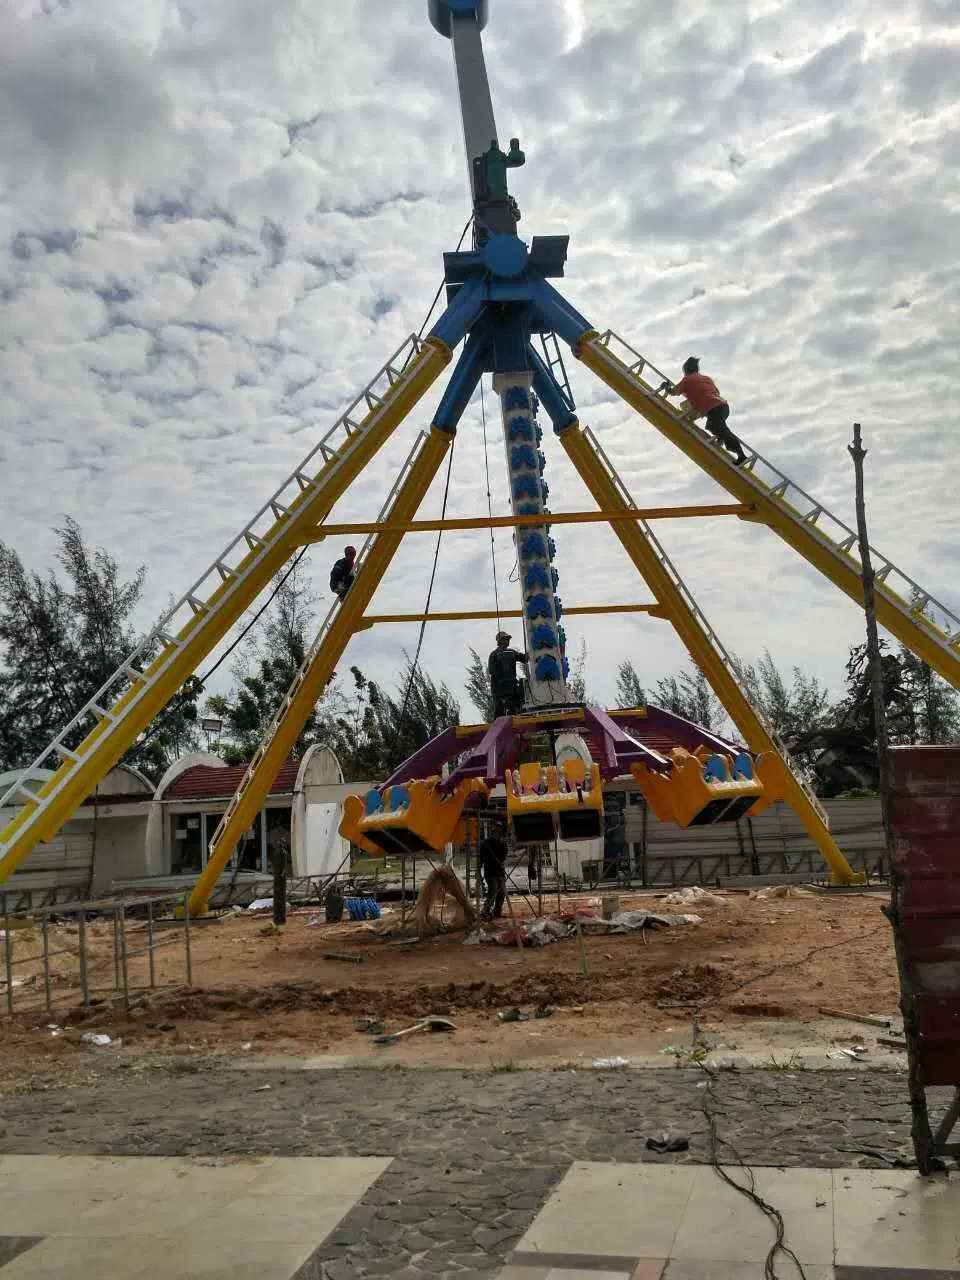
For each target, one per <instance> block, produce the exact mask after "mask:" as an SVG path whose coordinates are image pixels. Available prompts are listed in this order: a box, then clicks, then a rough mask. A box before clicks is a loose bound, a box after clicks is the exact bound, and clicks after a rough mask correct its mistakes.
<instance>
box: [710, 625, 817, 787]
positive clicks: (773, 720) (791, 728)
mask: <svg viewBox="0 0 960 1280" xmlns="http://www.w3.org/2000/svg"><path fill="white" fill-rule="evenodd" d="M734 666H735V669H736V672H737V676H738V679H739V681H740V686H741V688H742V689H743V692H744V693H745V694H746V695H747V697H748V698H749V700H750V702H751V703H752V704H753V706H754V707H755V708H756V709H757V710H758V711H759V712H760V713H761V715H762V716H763V717H764V719H765V720H766V721H767V723H768V724H769V725H770V726H771V727H772V729H773V731H774V733H776V735H777V736H778V737H779V738H780V739H781V741H782V742H784V743H786V744H787V746H788V747H790V748H791V750H792V754H793V757H794V759H795V760H796V762H797V764H798V765H799V766H800V767H801V769H803V770H809V768H810V766H811V751H810V749H809V748H808V747H807V746H806V745H805V740H806V739H807V738H808V737H809V736H810V735H811V734H813V733H814V732H815V731H816V730H817V729H819V728H822V726H823V725H824V724H825V723H827V721H828V720H829V719H830V716H831V708H830V692H829V690H828V689H827V688H826V686H825V685H822V684H821V683H820V681H819V680H818V679H817V678H816V676H809V675H806V674H805V673H804V672H803V671H801V670H800V668H799V667H794V668H793V672H792V677H791V679H790V681H789V683H788V682H787V681H786V680H785V679H784V677H783V675H782V674H781V672H780V670H779V668H778V667H777V665H776V663H775V662H774V660H773V658H772V657H771V655H770V650H769V649H764V651H763V653H762V654H761V656H760V659H759V661H758V662H757V663H756V665H754V664H753V663H742V662H737V661H735V662H734Z"/></svg>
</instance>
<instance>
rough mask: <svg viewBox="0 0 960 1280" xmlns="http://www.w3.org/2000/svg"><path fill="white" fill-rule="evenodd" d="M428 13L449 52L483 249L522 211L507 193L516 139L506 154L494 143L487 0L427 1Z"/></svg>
mask: <svg viewBox="0 0 960 1280" xmlns="http://www.w3.org/2000/svg"><path fill="white" fill-rule="evenodd" d="M428 8H429V13H430V21H431V22H432V23H433V26H434V28H435V29H436V30H437V31H439V32H440V34H441V35H442V36H447V37H448V39H449V40H450V43H451V44H452V46H453V62H454V66H455V67H456V72H457V91H458V94H459V97H460V116H461V119H462V121H463V144H464V148H465V150H466V155H467V175H468V177H469V179H470V195H471V198H472V200H473V208H474V213H475V214H476V218H477V226H476V237H477V240H478V241H479V242H481V243H482V242H483V240H484V239H486V237H487V235H489V234H496V235H516V232H517V222H518V221H519V219H520V211H519V209H518V208H517V205H516V202H515V201H514V200H513V199H512V198H511V196H510V194H509V192H508V191H507V183H506V171H507V170H508V169H515V168H517V167H519V166H520V165H522V164H523V163H524V155H523V152H522V151H521V150H520V143H519V140H518V139H516V138H512V139H511V141H510V150H509V151H507V152H504V151H502V150H501V149H500V147H499V145H498V143H497V122H496V119H495V118H494V114H493V99H492V98H491V96H490V82H489V80H488V79H487V66H486V62H485V61H484V57H483V40H482V37H481V32H482V31H483V28H484V27H485V26H486V25H487V0H429V5H428Z"/></svg>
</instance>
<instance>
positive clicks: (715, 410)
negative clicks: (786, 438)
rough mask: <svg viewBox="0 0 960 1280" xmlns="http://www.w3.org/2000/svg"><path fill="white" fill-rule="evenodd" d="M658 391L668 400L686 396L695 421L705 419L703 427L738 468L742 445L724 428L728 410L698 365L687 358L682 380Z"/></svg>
mask: <svg viewBox="0 0 960 1280" xmlns="http://www.w3.org/2000/svg"><path fill="white" fill-rule="evenodd" d="M660 390H661V391H665V392H666V393H667V395H668V396H685V397H686V399H687V400H688V401H689V402H690V405H691V407H692V408H693V410H694V412H695V413H696V415H697V417H698V418H706V423H705V424H704V425H705V426H706V428H707V430H708V431H709V432H710V434H711V435H712V436H713V438H714V439H715V440H716V442H717V444H719V445H722V446H723V448H724V449H728V450H729V451H730V452H731V453H732V454H734V455H735V458H736V463H737V466H740V464H741V463H743V462H746V460H747V455H746V454H745V453H744V451H743V445H742V444H741V443H740V441H739V440H738V439H737V437H736V436H735V435H734V434H733V432H732V431H731V430H730V428H729V427H728V426H727V419H728V418H729V417H730V406H729V405H728V404H727V402H726V400H724V398H723V396H722V395H721V394H720V392H719V391H718V390H717V384H716V383H715V382H714V380H713V379H712V378H708V377H707V375H706V374H705V373H701V372H700V361H699V360H698V359H697V357H696V356H690V358H689V359H688V360H685V361H684V363H683V377H682V378H681V379H680V381H679V382H678V383H676V384H675V385H674V384H673V383H670V382H663V383H661V385H660Z"/></svg>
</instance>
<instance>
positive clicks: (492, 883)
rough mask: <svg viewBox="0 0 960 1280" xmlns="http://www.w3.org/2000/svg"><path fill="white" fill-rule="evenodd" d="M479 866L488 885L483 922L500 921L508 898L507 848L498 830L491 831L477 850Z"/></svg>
mask: <svg viewBox="0 0 960 1280" xmlns="http://www.w3.org/2000/svg"><path fill="white" fill-rule="evenodd" d="M477 866H478V867H479V869H480V874H481V875H482V876H483V883H484V884H485V885H486V890H487V894H486V899H485V901H484V904H483V912H482V913H481V916H480V918H481V920H498V919H499V918H500V916H501V915H502V914H503V903H504V899H505V898H506V896H507V846H506V844H505V843H504V840H503V837H502V835H501V834H500V831H499V829H498V828H496V827H494V828H492V829H491V831H490V833H489V835H488V836H487V838H486V839H485V840H482V841H481V842H480V846H479V848H478V849H477Z"/></svg>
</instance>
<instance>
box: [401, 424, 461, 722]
mask: <svg viewBox="0 0 960 1280" xmlns="http://www.w3.org/2000/svg"><path fill="white" fill-rule="evenodd" d="M456 443H457V437H456V436H454V437H453V443H452V444H451V445H450V457H449V460H448V461H447V479H446V483H445V484H444V487H443V509H442V510H441V512H440V519H441V520H443V519H445V518H446V514H447V499H448V498H449V497H450V473H451V471H452V470H453V451H454V448H455V447H456ZM442 538H443V530H442V529H440V530H439V531H438V532H437V545H436V546H435V547H434V550H433V568H432V569H431V570H430V585H429V587H428V588H427V602H426V604H425V605H424V608H423V614H424V616H423V621H422V622H421V623H420V635H419V636H418V637H417V648H416V652H415V653H414V655H413V662H412V663H411V664H410V677H409V679H408V680H407V689H406V692H405V693H404V695H403V704H402V706H401V708H400V715H399V716H398V717H397V739H398V740H399V737H400V730H401V728H402V727H403V718H404V716H405V715H406V714H407V704H408V703H409V701H410V694H411V693H412V692H413V682H414V680H415V679H416V677H417V666H418V665H419V662H420V650H421V649H422V648H423V637H424V635H425V634H426V631H427V614H429V612H430V601H431V600H432V599H433V584H434V582H435V581H436V577H437V563H438V561H439V559H440V542H441V540H442Z"/></svg>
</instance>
